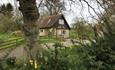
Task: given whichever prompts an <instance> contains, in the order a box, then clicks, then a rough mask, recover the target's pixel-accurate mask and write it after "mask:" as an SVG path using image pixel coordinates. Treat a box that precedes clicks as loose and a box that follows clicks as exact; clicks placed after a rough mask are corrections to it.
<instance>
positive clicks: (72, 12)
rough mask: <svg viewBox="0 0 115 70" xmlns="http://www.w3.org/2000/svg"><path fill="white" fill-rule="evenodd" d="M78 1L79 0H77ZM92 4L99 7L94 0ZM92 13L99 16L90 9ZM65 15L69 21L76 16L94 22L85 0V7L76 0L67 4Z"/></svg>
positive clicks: (9, 0)
mask: <svg viewBox="0 0 115 70" xmlns="http://www.w3.org/2000/svg"><path fill="white" fill-rule="evenodd" d="M76 1H77V0H76ZM78 1H79V0H78ZM9 2H10V3H12V4H13V5H14V0H0V5H1V4H6V3H9ZM90 4H91V5H92V6H93V7H94V8H95V9H97V8H98V6H97V5H96V3H94V2H90ZM90 12H91V14H92V15H93V16H94V17H97V16H96V15H95V13H94V12H93V10H91V9H90ZM64 15H65V17H66V19H67V21H68V22H69V23H74V20H75V18H81V17H82V18H85V19H86V20H88V21H90V22H92V21H93V19H92V16H91V15H90V14H89V11H88V6H87V4H86V3H84V2H83V7H82V5H81V3H79V2H76V3H75V4H72V5H70V2H67V4H66V11H64Z"/></svg>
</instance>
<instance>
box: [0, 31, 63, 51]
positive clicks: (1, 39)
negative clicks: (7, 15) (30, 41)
mask: <svg viewBox="0 0 115 70" xmlns="http://www.w3.org/2000/svg"><path fill="white" fill-rule="evenodd" d="M62 40H63V39H60V38H56V37H54V36H44V37H39V40H38V42H39V43H40V44H44V43H56V42H60V41H62ZM22 41H23V42H24V39H23V38H22V37H18V36H13V35H12V34H8V33H0V50H1V49H4V48H10V47H15V46H16V45H21V44H22Z"/></svg>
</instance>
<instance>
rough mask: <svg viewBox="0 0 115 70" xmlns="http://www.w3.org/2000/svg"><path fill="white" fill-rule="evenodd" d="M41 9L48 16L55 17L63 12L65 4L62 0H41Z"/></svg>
mask: <svg viewBox="0 0 115 70" xmlns="http://www.w3.org/2000/svg"><path fill="white" fill-rule="evenodd" d="M41 7H42V8H44V10H46V11H45V12H47V13H48V15H56V14H59V13H62V10H65V2H64V1H63V0H43V2H42V5H41Z"/></svg>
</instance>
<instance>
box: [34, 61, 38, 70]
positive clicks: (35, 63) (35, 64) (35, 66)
mask: <svg viewBox="0 0 115 70" xmlns="http://www.w3.org/2000/svg"><path fill="white" fill-rule="evenodd" d="M34 68H35V69H37V68H38V65H37V61H36V60H35V61H34Z"/></svg>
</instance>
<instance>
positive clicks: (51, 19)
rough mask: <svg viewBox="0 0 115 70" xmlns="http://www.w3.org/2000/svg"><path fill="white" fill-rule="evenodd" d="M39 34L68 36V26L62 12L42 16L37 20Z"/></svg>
mask: <svg viewBox="0 0 115 70" xmlns="http://www.w3.org/2000/svg"><path fill="white" fill-rule="evenodd" d="M38 27H39V28H40V30H39V36H48V35H52V36H56V37H63V38H68V37H69V30H70V26H69V25H68V23H67V21H66V19H65V17H64V16H63V14H58V15H53V16H47V17H42V18H40V19H39V20H38Z"/></svg>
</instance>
